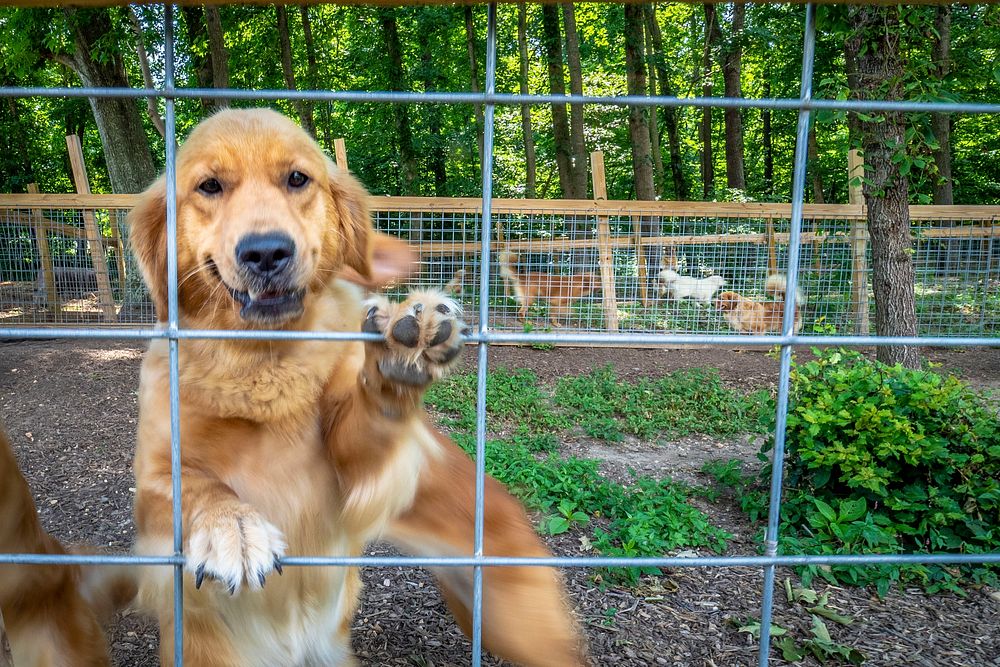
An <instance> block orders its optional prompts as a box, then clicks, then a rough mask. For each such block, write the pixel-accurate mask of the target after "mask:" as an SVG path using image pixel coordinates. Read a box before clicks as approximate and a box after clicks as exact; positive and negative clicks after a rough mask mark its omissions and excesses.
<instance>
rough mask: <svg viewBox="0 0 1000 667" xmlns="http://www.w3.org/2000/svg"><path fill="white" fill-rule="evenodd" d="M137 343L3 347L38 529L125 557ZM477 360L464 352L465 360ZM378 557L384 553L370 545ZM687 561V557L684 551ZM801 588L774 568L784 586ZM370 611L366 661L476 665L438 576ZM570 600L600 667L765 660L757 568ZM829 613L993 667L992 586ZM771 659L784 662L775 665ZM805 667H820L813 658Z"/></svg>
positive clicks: (684, 354) (690, 362) (654, 459)
mask: <svg viewBox="0 0 1000 667" xmlns="http://www.w3.org/2000/svg"><path fill="white" fill-rule="evenodd" d="M141 354H142V349H141V347H140V346H137V345H136V344H134V343H122V342H111V341H107V342H96V343H95V342H74V341H34V342H33V341H22V342H14V343H9V342H4V343H0V417H2V419H3V421H4V422H5V423H6V426H7V429H8V431H9V433H10V436H11V439H12V441H13V443H14V449H15V452H16V454H17V456H18V460H19V462H20V464H21V466H22V469H23V470H24V472H25V475H26V477H27V478H28V481H29V484H30V485H31V487H32V491H33V492H34V494H35V499H36V502H37V504H38V507H39V512H40V514H41V517H42V521H43V523H44V524H45V526H46V527H47V528H48V529H49V530H50V531H51V532H52V533H53V534H55V535H56V536H57V537H59V538H60V539H62V540H64V541H67V542H87V543H91V544H97V545H102V546H104V547H107V548H109V549H110V550H111V551H114V552H124V551H126V550H127V549H128V548H129V546H130V543H131V540H132V536H133V532H132V523H131V511H132V496H133V493H134V489H133V479H132V472H131V459H132V454H133V451H134V445H135V429H136V419H137V405H136V387H137V384H138V369H139V362H140V357H141ZM927 354H928V356H929V357H930V358H931V359H932V360H934V361H936V362H938V363H942V364H943V366H944V368H946V369H954V370H957V371H958V372H959V374H960V375H962V376H963V377H964V378H965V379H967V380H968V381H970V382H971V383H972V384H974V385H976V386H983V387H1000V354H998V353H997V351H996V350H968V351H957V350H933V351H928V353H927ZM472 362H473V355H471V354H469V355H467V360H466V364H471V363H472ZM490 363H491V364H492V365H503V366H508V367H526V368H531V369H533V370H534V371H535V372H536V373H537V374H538V375H539V376H540V377H541V378H542V379H543V380H551V379H554V378H556V377H559V376H561V375H564V374H571V373H573V374H575V373H581V372H585V371H587V370H590V369H592V368H594V367H596V366H602V365H604V364H608V363H611V364H613V365H614V366H615V367H616V369H617V370H618V372H619V374H620V375H622V376H624V377H630V378H631V377H638V376H655V375H659V374H662V373H665V372H668V371H672V370H675V369H678V368H691V367H713V368H718V369H719V372H720V375H721V376H722V378H723V380H724V381H725V382H726V383H727V384H729V385H730V386H734V387H739V388H743V389H757V388H760V387H769V386H773V385H774V383H775V381H776V377H777V362H776V361H775V360H774V359H772V358H771V357H768V356H767V355H765V354H764V353H763V352H760V351H732V350H724V349H682V350H642V349H612V348H599V349H569V348H560V349H556V350H551V351H538V350H533V349H526V348H514V347H498V348H494V349H492V350H491V352H490ZM756 444H757V443H756V442H755V441H753V440H752V439H749V438H747V437H742V438H733V439H731V440H728V441H720V440H715V439H711V438H703V437H697V436H693V437H687V438H684V439H680V440H677V441H675V442H668V443H660V444H650V443H643V442H638V441H631V442H626V443H623V444H622V445H612V444H609V443H604V442H597V441H592V440H588V439H586V438H583V437H582V436H581V437H578V438H577V437H568V438H567V439H566V442H565V443H564V444H563V451H564V452H565V453H573V454H576V455H578V456H592V457H595V458H600V459H602V460H603V461H604V463H603V464H602V466H603V467H602V469H603V471H604V472H605V473H606V474H607V475H609V476H612V477H618V476H621V477H624V475H625V470H626V469H627V468H629V467H632V468H636V469H638V470H640V471H641V472H642V473H643V474H647V475H664V476H667V475H669V476H671V477H674V478H677V479H683V480H685V481H689V482H695V483H706V482H707V480H705V479H704V478H703V477H702V476H701V473H700V472H699V468H700V466H701V463H702V462H703V461H704V460H707V459H710V458H729V457H738V458H741V459H744V460H745V461H747V465H748V466H749V465H756V459H755V457H754V453H755V452H756ZM698 502H699V506H700V507H701V509H703V510H704V511H706V512H708V513H709V515H710V516H711V517H712V519H713V521H715V522H716V523H717V524H718V525H721V526H722V527H724V528H726V529H727V530H729V531H730V532H731V533H733V534H734V538H733V540H732V542H731V544H730V546H729V550H728V552H727V553H730V554H753V553H757V542H756V537H757V529H756V527H753V526H750V525H749V524H748V523H747V522H746V520H745V518H744V517H743V515H742V514H741V513H740V512H739V510H738V509H737V508H735V507H733V505H732V503H731V502H729V501H727V500H725V499H722V500H720V501H718V502H715V503H709V502H707V501H698ZM582 535H583V533H580V532H576V533H574V532H570V533H567V534H564V535H560V536H558V537H555V538H548V539H549V542H550V545H551V546H552V548H553V549H554V550H555V551H556V552H557V553H559V554H563V555H577V554H589V553H592V552H590V551H589V550H588V548H589V547H588V544H587V541H586V540H581V539H580V538H581V536H582ZM371 551H372V553H389V552H388V551H387V549H386V548H385V547H382V546H381V545H376V546H375V547H373V549H372V550H371ZM680 555H685V554H680ZM785 577H792V580H793V582H797V581H798V580H797V579H796V578H795V574H794V572H791V571H783V570H779V572H778V579H779V581H781V580H783V579H784V578H785ZM364 578H365V584H366V587H365V593H364V600H363V603H362V608H361V612H360V613H359V614H358V616H357V618H356V619H355V622H354V626H353V627H354V643H355V649H356V651H357V653H358V655H359V656H360V658H361V661H362V664H365V665H370V666H372V667H382V666H396V665H399V666H404V665H405V666H414V665H416V666H421V665H422V666H427V667H430V666H434V667H445V666H449V665H455V666H458V665H467V664H469V655H470V647H469V643H468V641H467V640H466V639H465V637H464V636H463V635H462V634H461V632H460V631H459V630H458V629H457V628H456V626H455V624H454V623H453V622H452V620H451V618H450V617H449V615H448V613H447V611H446V609H445V608H444V605H443V603H442V600H441V597H440V595H439V594H438V592H437V589H436V588H435V586H434V582H433V580H432V579H431V577H430V576H429V575H428V574H427V573H425V572H423V571H420V570H411V569H405V568H366V569H365V571H364ZM566 579H567V582H568V585H569V590H570V594H571V596H572V598H573V601H574V603H575V605H576V608H577V610H578V613H579V616H580V619H581V622H582V623H583V625H584V627H585V628H586V631H587V635H588V639H589V641H590V645H591V651H592V654H593V657H594V664H595V665H622V666H628V667H639V666H646V665H672V666H689V665H699V666H708V667H724V666H737V665H753V664H756V647H755V643H754V641H753V640H752V638H751V637H750V636H749V634H747V633H741V632H739V631H738V629H737V628H738V626H739V625H740V624H742V623H743V622H744V621H746V620H747V619H750V618H752V617H755V616H758V615H759V613H760V609H759V607H760V601H761V587H762V581H763V575H762V572H761V570H760V569H759V568H678V569H674V570H671V571H668V572H666V573H665V575H664V576H662V577H659V578H655V579H653V578H650V579H647V580H645V581H644V582H643V584H642V585H641V586H640V588H638V589H636V590H629V589H624V588H618V587H607V588H603V589H602V588H600V587H597V586H595V585H594V583H593V579H592V573H590V572H588V571H586V570H581V569H573V570H569V571H567V572H566ZM815 587H816V588H817V590H819V591H820V592H826V593H829V600H830V602H829V606H830V608H832V609H834V610H836V611H837V612H838V613H843V614H848V615H851V616H853V617H855V619H856V620H855V621H854V623H853V624H851V625H849V626H841V625H838V624H835V623H832V622H828V623H827V625H828V627H829V628H830V630H831V632H832V633H833V638H834V639H835V640H836V641H838V642H840V643H842V644H845V645H849V646H852V647H856V648H857V649H859V650H860V651H861V652H863V653H864V654H865V655H866V656H867V657H868V662H867V663H866V664H869V665H887V666H888V665H919V666H926V667H931V666H941V665H956V666H973V665H975V666H997V667H1000V632H998V628H1000V593H998V592H997V591H995V590H991V589H987V588H983V589H974V590H970V591H968V595H967V597H964V598H963V597H958V596H954V595H935V596H928V595H925V594H924V593H922V592H920V591H917V590H902V591H901V590H895V591H891V592H890V593H889V595H888V596H886V598H885V599H884V600H879V599H878V598H877V597H875V596H874V595H873V594H872V593H871V591H868V590H865V589H843V588H835V587H829V586H826V585H824V584H819V583H817V584H815ZM775 602H776V607H775V622H776V623H777V624H779V625H781V626H782V627H784V628H787V629H788V630H789V631H790V632H791V633H792V634H793V635H794V636H796V637H799V638H807V637H808V636H809V625H810V619H809V616H808V614H807V613H805V612H804V611H803V610H802V609H801V607H797V606H792V605H789V604H788V603H787V602H786V601H785V599H784V595H783V593H782V592H781V589H780V587H779V590H778V591H777V595H776V596H775ZM110 631H111V643H112V647H113V653H114V660H115V664H118V665H128V666H134V667H141V666H145V665H155V664H156V663H157V660H156V649H155V647H156V644H157V641H158V639H157V633H156V629H155V626H154V625H153V624H152V623H150V622H149V621H148V620H146V619H144V618H142V617H140V616H138V615H137V614H134V613H126V614H124V615H123V616H122V617H120V618H119V619H117V621H116V623H115V624H114V626H113V627H112V628H111V629H110ZM772 660H773V663H772V664H783V661H782V660H781V659H780V658H779V657H777V656H775V657H774V658H773V659H772ZM484 664H487V665H501V664H503V663H501V662H499V661H495V660H492V659H490V658H488V659H486V660H485V661H484ZM804 664H818V663H816V662H815V661H813V659H812V658H809V659H807V660H806V662H805V663H804Z"/></svg>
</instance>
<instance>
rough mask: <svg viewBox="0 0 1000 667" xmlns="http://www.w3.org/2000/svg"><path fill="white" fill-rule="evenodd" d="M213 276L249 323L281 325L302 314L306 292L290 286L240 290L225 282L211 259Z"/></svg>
mask: <svg viewBox="0 0 1000 667" xmlns="http://www.w3.org/2000/svg"><path fill="white" fill-rule="evenodd" d="M207 264H208V267H209V269H210V270H211V272H212V274H213V275H214V276H215V277H216V279H218V281H219V282H220V283H222V284H223V286H224V287H225V288H226V289H227V290H228V291H229V294H230V295H231V296H232V297H233V300H234V301H236V303H238V304H240V317H241V318H243V319H244V320H247V321H248V322H261V323H267V324H280V323H282V322H286V321H288V320H290V319H293V318H295V317H298V316H299V315H301V314H302V311H303V304H302V299H303V297H304V296H305V290H304V289H302V288H292V287H289V286H280V287H279V286H274V285H267V286H264V287H263V288H262V289H260V290H254V289H248V290H245V291H244V290H238V289H236V288H235V287H232V286H231V285H230V284H229V283H227V282H226V281H225V279H224V278H223V277H222V274H221V273H219V267H218V266H216V265H215V261H214V260H212V259H209V260H208V262H207Z"/></svg>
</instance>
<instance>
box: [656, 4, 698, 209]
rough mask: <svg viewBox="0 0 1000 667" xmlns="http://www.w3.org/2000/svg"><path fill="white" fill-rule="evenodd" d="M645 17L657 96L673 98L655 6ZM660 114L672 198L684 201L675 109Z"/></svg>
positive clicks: (686, 194)
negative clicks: (665, 140)
mask: <svg viewBox="0 0 1000 667" xmlns="http://www.w3.org/2000/svg"><path fill="white" fill-rule="evenodd" d="M645 15H646V31H647V33H648V35H649V39H650V41H651V42H652V51H653V64H654V65H655V69H656V81H657V84H658V85H659V94H660V95H663V96H664V97H673V96H674V95H675V94H676V93H675V91H674V90H673V87H672V86H671V83H670V76H669V74H668V73H667V63H666V56H665V54H664V52H663V34H662V32H661V31H660V23H659V21H658V20H657V18H656V5H655V4H652V3H650V4H648V5H646V10H645ZM662 114H663V125H664V128H665V129H666V131H667V145H668V146H669V147H670V177H671V180H672V181H673V185H674V198H675V199H680V200H685V199H687V198H688V197H689V196H690V185H689V184H688V180H687V176H686V175H685V173H684V162H683V158H682V157H681V141H680V131H679V128H678V122H677V115H678V114H677V107H664V108H663V109H662Z"/></svg>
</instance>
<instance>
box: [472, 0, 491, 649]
mask: <svg viewBox="0 0 1000 667" xmlns="http://www.w3.org/2000/svg"><path fill="white" fill-rule="evenodd" d="M496 77H497V6H496V3H495V2H491V3H490V4H489V8H488V17H487V24H486V94H487V95H492V94H493V93H494V92H496ZM493 112H494V105H493V104H492V103H491V102H487V103H486V105H485V108H484V113H483V164H482V170H483V215H482V233H481V234H480V237H479V238H480V241H481V243H482V254H481V257H482V259H481V261H480V270H479V289H480V292H479V294H480V297H479V327H478V328H479V334H480V335H481V336H485V335H486V334H487V332H488V330H489V313H490V298H489V297H490V270H489V269H490V240H491V236H492V225H491V223H492V220H493ZM477 347H478V350H477V351H478V358H477V366H476V507H475V527H474V534H473V555H474V556H475V557H476V558H477V559H478V558H482V557H483V522H484V513H485V507H484V500H485V498H484V496H485V494H486V372H487V368H488V362H489V359H488V357H489V354H488V353H489V341H487V340H485V339H483V340H480V342H479V345H478V346H477ZM482 659H483V566H482V565H481V564H478V563H477V564H476V565H475V566H474V567H473V570H472V667H480V665H481V663H482Z"/></svg>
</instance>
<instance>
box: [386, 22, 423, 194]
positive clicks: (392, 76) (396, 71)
mask: <svg viewBox="0 0 1000 667" xmlns="http://www.w3.org/2000/svg"><path fill="white" fill-rule="evenodd" d="M379 16H380V18H381V22H382V37H383V39H384V40H385V50H386V54H387V56H388V58H389V68H388V72H389V90H406V70H405V69H404V67H403V46H402V44H401V43H400V41H399V26H398V25H397V23H396V10H395V9H392V8H388V7H387V8H381V9H379ZM392 110H393V117H394V119H395V124H396V140H397V142H398V146H399V166H400V174H399V176H400V189H401V193H402V194H404V195H415V194H417V154H416V150H414V147H413V132H412V130H411V129H410V112H409V109H408V108H407V106H406V105H405V104H394V105H393V108H392Z"/></svg>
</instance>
